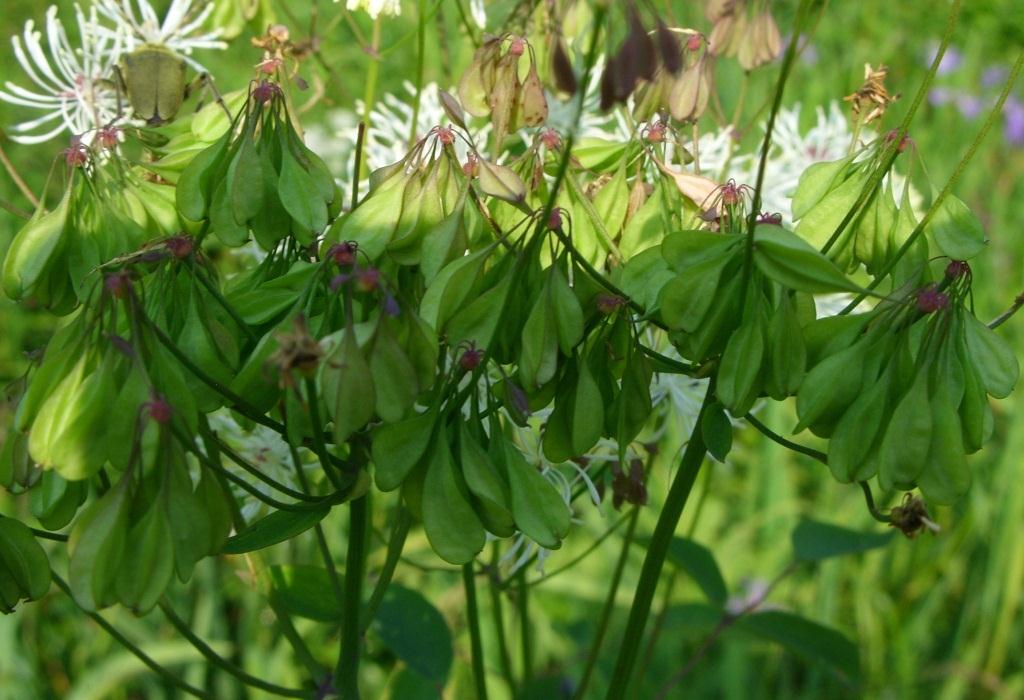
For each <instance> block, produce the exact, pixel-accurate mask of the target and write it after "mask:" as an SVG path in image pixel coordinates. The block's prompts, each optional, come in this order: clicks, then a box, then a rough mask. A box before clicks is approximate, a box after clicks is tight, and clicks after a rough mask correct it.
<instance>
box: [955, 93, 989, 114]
mask: <svg viewBox="0 0 1024 700" xmlns="http://www.w3.org/2000/svg"><path fill="white" fill-rule="evenodd" d="M956 106H957V107H958V108H959V109H960V114H962V115H964V117H965V118H966V119H974V118H975V117H977V116H978V115H979V114H981V109H982V106H983V105H982V101H981V98H980V97H978V96H977V95H968V94H967V93H961V94H959V95H957V96H956Z"/></svg>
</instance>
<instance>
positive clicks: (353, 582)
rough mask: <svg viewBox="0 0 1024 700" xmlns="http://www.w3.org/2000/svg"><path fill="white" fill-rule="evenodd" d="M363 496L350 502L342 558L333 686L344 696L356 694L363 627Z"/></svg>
mask: <svg viewBox="0 0 1024 700" xmlns="http://www.w3.org/2000/svg"><path fill="white" fill-rule="evenodd" d="M366 498H367V497H366V496H361V497H360V498H357V499H355V500H354V501H352V502H351V503H350V504H349V523H350V525H349V533H348V555H347V556H346V559H345V599H344V600H342V601H341V603H342V611H341V612H342V617H341V650H340V652H339V654H338V665H337V666H336V667H335V670H334V687H335V689H337V692H338V693H339V695H340V696H341V698H342V699H343V700H357V699H358V698H359V654H360V649H359V648H360V646H361V645H360V639H361V638H362V629H361V625H360V613H361V610H362V597H363V567H364V565H365V563H366V525H367V513H368V506H367V502H366Z"/></svg>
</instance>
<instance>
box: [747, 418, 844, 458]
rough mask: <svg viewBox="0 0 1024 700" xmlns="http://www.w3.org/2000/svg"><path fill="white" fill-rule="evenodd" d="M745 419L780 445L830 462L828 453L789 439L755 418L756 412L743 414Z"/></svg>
mask: <svg viewBox="0 0 1024 700" xmlns="http://www.w3.org/2000/svg"><path fill="white" fill-rule="evenodd" d="M743 419H744V420H745V421H747V422H748V423H750V424H751V425H752V426H754V427H755V428H757V430H758V432H760V433H761V434H762V435H764V436H765V437H767V438H768V439H769V440H771V441H772V442H775V443H778V444H779V445H782V446H783V447H785V448H787V449H790V450H793V451H794V452H799V453H800V454H804V455H807V456H808V457H811V458H813V459H816V460H818V461H819V462H821V463H822V464H826V465H827V464H828V455H827V454H825V453H824V452H822V451H820V450H816V449H814V448H813V447H807V446H806V445H801V444H799V443H796V442H793V441H792V440H787V439H786V438H784V437H782V436H781V435H779V434H778V433H776V432H775V431H774V430H772V429H771V428H769V427H768V426H767V425H765V424H764V423H762V422H761V421H759V420H758V419H757V418H755V417H754V414H752V413H748V414H747V415H745V416H743Z"/></svg>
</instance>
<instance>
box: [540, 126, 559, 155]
mask: <svg viewBox="0 0 1024 700" xmlns="http://www.w3.org/2000/svg"><path fill="white" fill-rule="evenodd" d="M540 142H541V143H542V144H544V148H546V149H548V150H549V151H557V150H558V149H559V148H561V147H562V137H561V135H560V134H559V133H558V132H557V131H555V130H554V129H544V130H543V131H541V132H540Z"/></svg>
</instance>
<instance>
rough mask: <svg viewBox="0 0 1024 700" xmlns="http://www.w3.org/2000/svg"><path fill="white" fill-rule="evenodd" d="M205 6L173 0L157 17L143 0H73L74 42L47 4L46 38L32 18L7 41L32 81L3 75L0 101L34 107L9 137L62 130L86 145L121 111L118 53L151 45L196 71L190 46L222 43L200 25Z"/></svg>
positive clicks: (208, 6) (36, 137)
mask: <svg viewBox="0 0 1024 700" xmlns="http://www.w3.org/2000/svg"><path fill="white" fill-rule="evenodd" d="M194 5H195V6H196V7H193V6H194ZM200 5H202V8H201V9H200V8H199V6H200ZM212 11H213V4H212V3H208V2H206V3H204V2H200V3H196V2H195V0H172V2H171V6H170V8H169V9H168V11H167V13H166V15H165V16H164V19H163V21H161V20H160V19H159V16H158V15H157V12H156V10H155V9H153V6H152V5H151V4H150V2H149V0H95V2H94V3H93V4H92V5H91V7H89V9H88V12H86V11H84V10H83V9H82V8H81V7H80V6H79V5H77V4H76V5H75V20H76V22H77V24H78V37H79V43H78V45H77V46H73V45H72V43H71V41H70V40H69V38H68V34H67V31H66V30H65V29H64V24H63V23H62V22H61V20H60V18H59V17H58V16H57V8H56V7H53V6H51V7H50V8H49V9H48V10H47V11H46V27H45V35H46V41H45V44H44V41H43V34H44V32H42V31H40V30H39V29H37V28H36V25H35V22H33V21H32V20H29V21H28V22H26V23H25V31H24V32H23V34H22V36H20V37H19V36H15V37H13V38H12V40H11V44H12V46H13V49H14V56H15V58H17V59H18V63H20V64H21V67H22V68H23V69H24V70H25V73H26V75H27V76H28V79H29V81H30V82H31V86H30V87H27V88H26V87H23V86H21V85H19V84H17V83H15V82H12V81H9V80H8V81H6V82H5V83H4V89H3V90H0V100H2V101H4V102H8V103H10V104H13V105H17V106H19V107H27V108H30V109H32V110H35V111H36V112H37V113H38V116H36V117H34V118H31V119H28V120H26V121H23V122H21V123H19V124H15V125H13V126H12V127H10V131H11V138H12V139H14V140H15V141H18V142H21V143H41V142H43V141H48V140H49V139H52V138H54V137H56V136H58V135H60V134H61V133H63V132H65V131H68V132H70V133H71V134H72V136H73V137H77V138H79V139H81V141H82V142H84V143H90V142H91V141H92V140H93V138H94V137H95V135H96V132H97V130H99V129H102V128H104V127H109V126H111V125H113V123H114V122H115V121H117V120H118V119H119V118H121V117H122V114H121V112H122V110H121V97H120V96H119V94H118V86H117V80H118V78H117V74H116V67H117V65H118V63H119V61H120V60H121V57H122V56H123V55H124V54H125V53H128V52H131V51H133V50H135V49H136V48H138V47H139V46H141V45H143V44H156V45H161V46H164V47H166V48H168V49H170V50H172V51H175V52H177V53H178V54H179V55H180V56H181V57H182V58H183V59H184V60H185V61H186V62H187V63H188V64H189V65H191V66H192V67H193V68H194V69H196V70H197V71H202V65H201V64H199V63H198V62H197V61H196V60H195V59H193V58H192V57H191V55H190V54H191V53H192V51H193V50H194V49H220V48H225V47H226V44H224V43H223V42H221V41H219V40H218V39H217V37H218V35H219V31H218V30H216V29H214V30H204V29H203V26H202V25H203V23H204V22H205V21H206V19H207V18H208V17H209V15H210V13H211V12H212Z"/></svg>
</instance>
